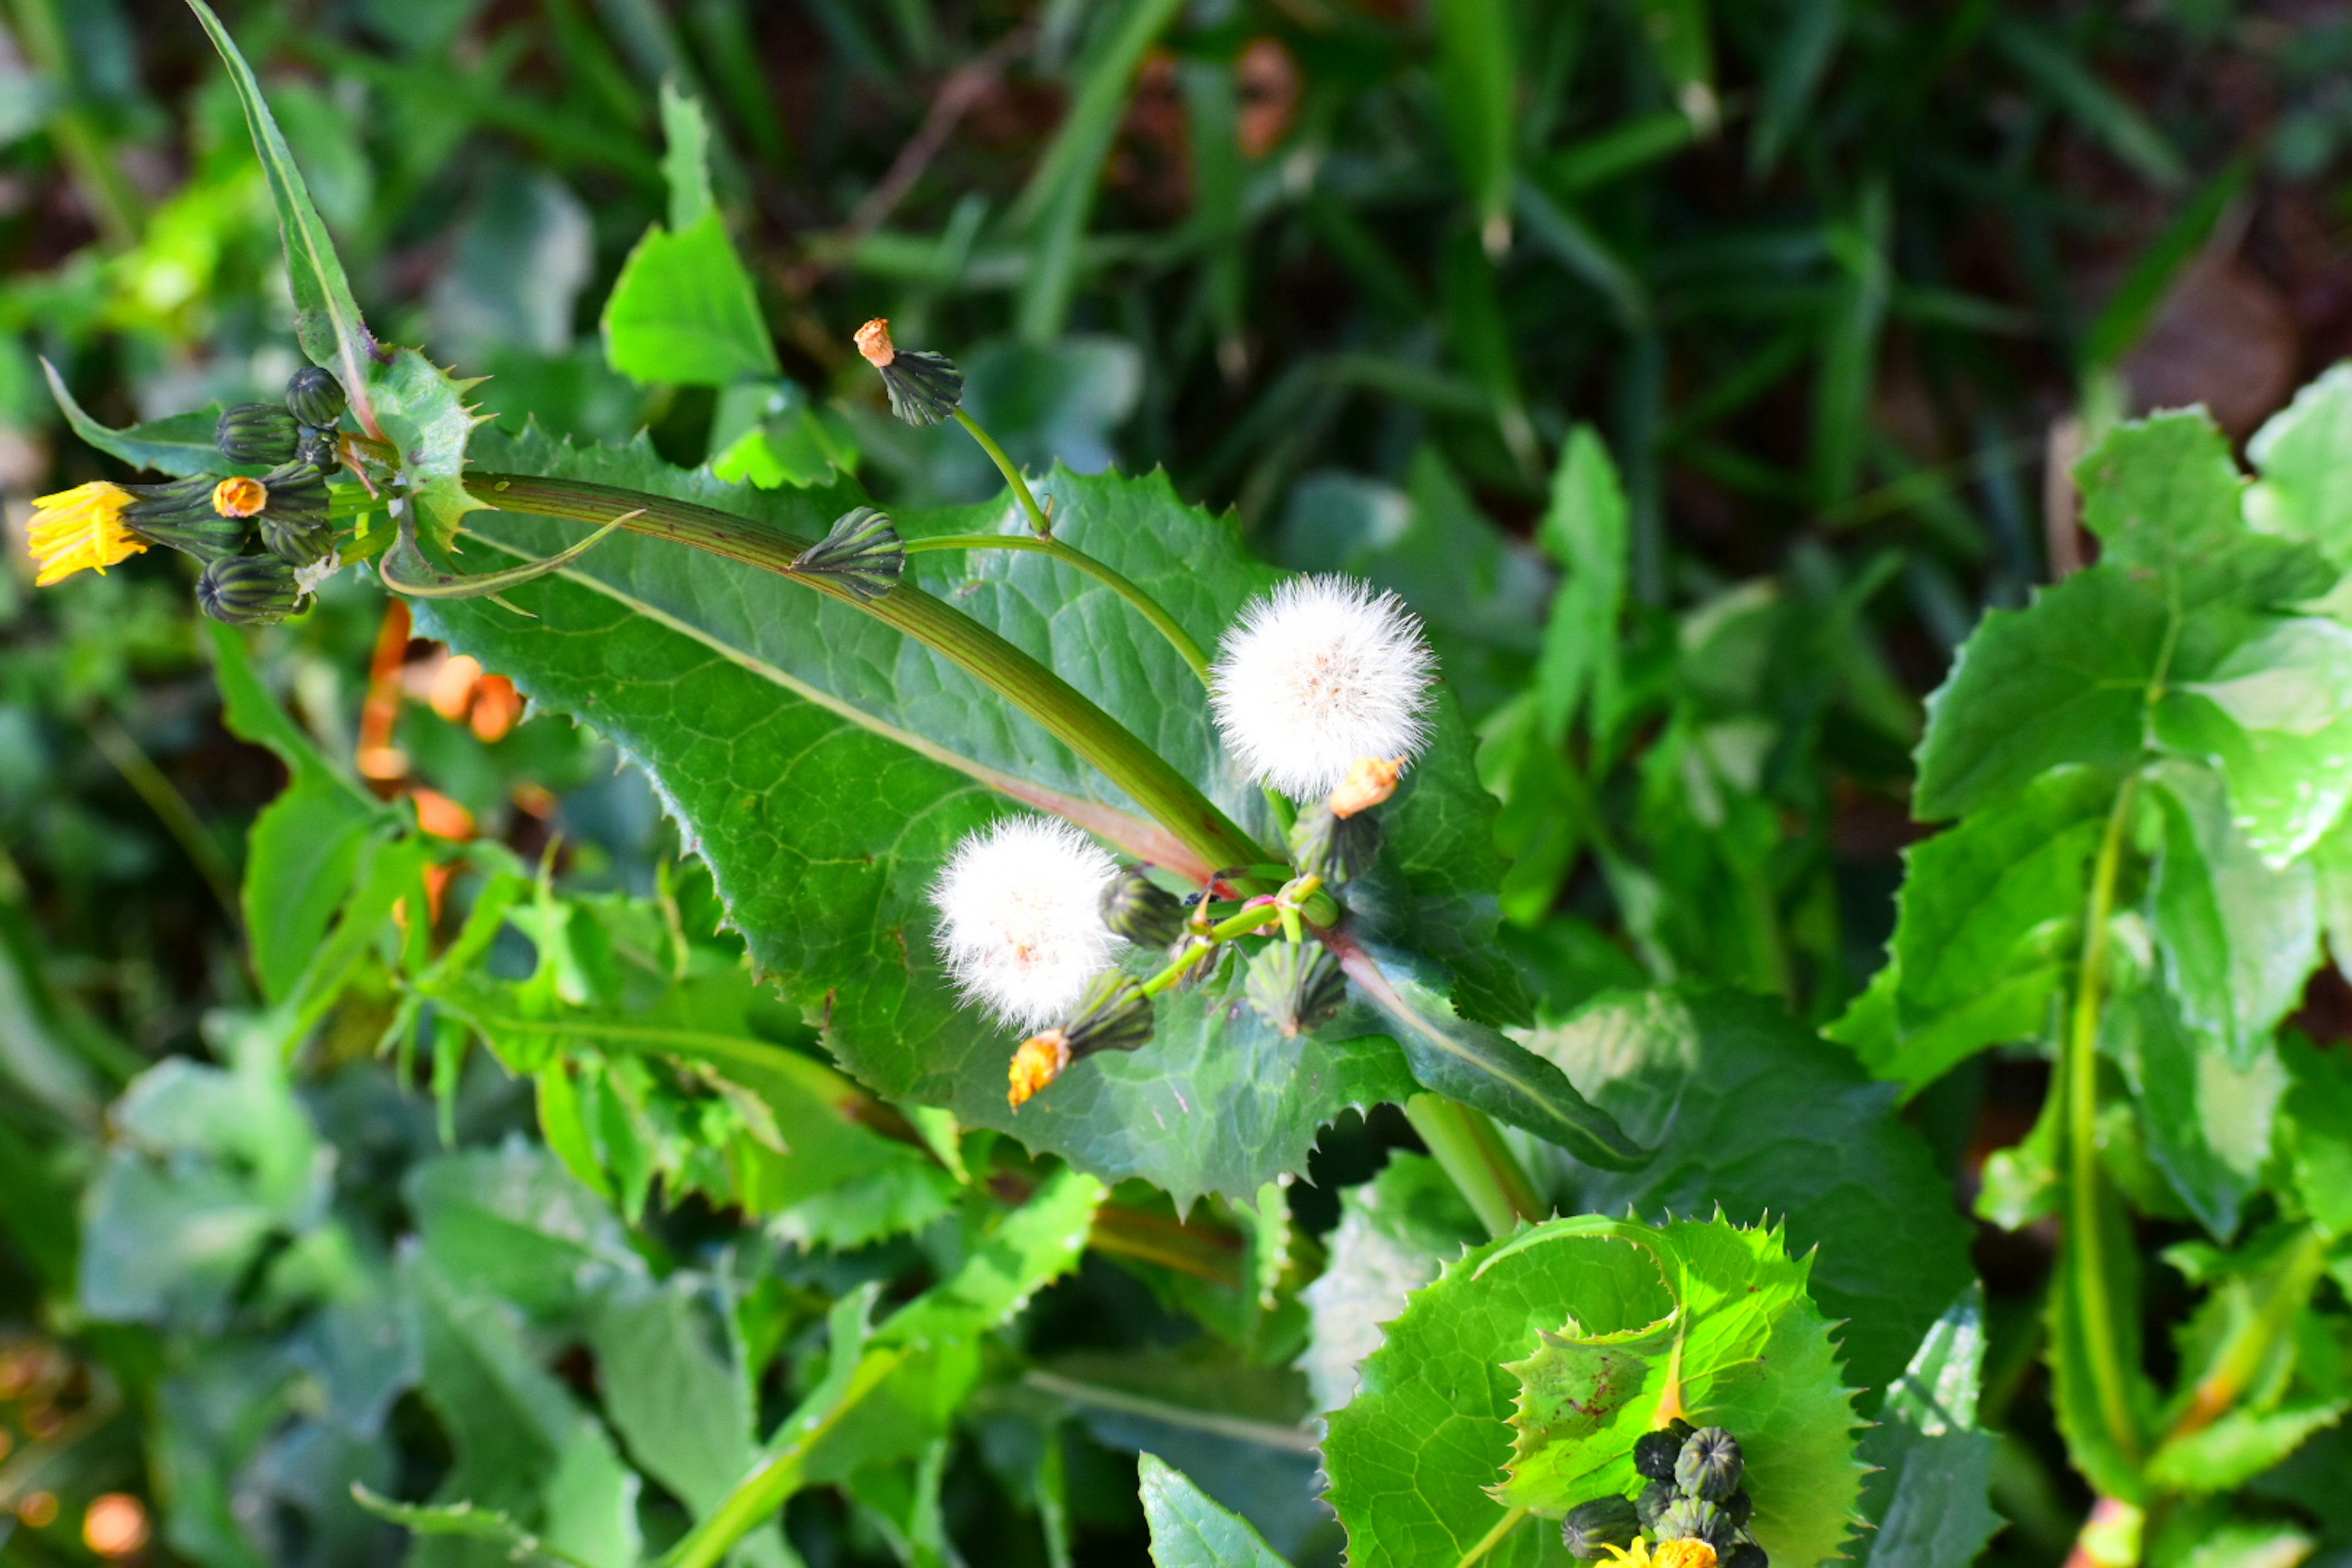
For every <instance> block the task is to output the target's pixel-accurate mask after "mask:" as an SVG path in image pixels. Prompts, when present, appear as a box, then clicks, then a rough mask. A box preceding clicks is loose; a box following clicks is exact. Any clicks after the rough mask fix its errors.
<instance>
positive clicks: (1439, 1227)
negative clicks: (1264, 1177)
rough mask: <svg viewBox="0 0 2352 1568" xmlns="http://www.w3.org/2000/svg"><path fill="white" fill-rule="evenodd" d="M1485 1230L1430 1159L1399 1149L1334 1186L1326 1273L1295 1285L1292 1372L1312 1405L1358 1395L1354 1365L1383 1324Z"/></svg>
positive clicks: (1327, 1405) (1332, 1404)
mask: <svg viewBox="0 0 2352 1568" xmlns="http://www.w3.org/2000/svg"><path fill="white" fill-rule="evenodd" d="M1485 1238H1486V1226H1482V1225H1480V1224H1479V1223H1478V1216H1477V1215H1475V1213H1473V1212H1472V1211H1471V1208H1470V1205H1468V1204H1467V1203H1465V1201H1464V1200H1463V1197H1462V1190H1461V1189H1460V1188H1459V1187H1456V1186H1455V1185H1454V1182H1453V1179H1452V1178H1451V1177H1449V1176H1447V1175H1446V1173H1445V1172H1444V1168H1443V1167H1441V1166H1440V1165H1439V1164H1438V1163H1437V1162H1436V1161H1434V1160H1433V1159H1431V1158H1429V1157H1428V1156H1427V1155H1425V1154H1410V1153H1403V1152H1399V1153H1395V1154H1391V1155H1390V1156H1389V1163H1387V1164H1386V1165H1384V1166H1382V1167H1381V1173H1380V1174H1378V1175H1377V1176H1374V1177H1373V1178H1372V1179H1371V1180H1370V1181H1369V1182H1365V1183H1363V1184H1360V1185H1358V1186H1353V1187H1349V1188H1348V1189H1347V1190H1346V1191H1345V1192H1343V1193H1341V1194H1339V1226H1338V1227H1337V1228H1336V1229H1334V1230H1333V1231H1332V1232H1331V1235H1330V1237H1328V1239H1327V1240H1326V1242H1325V1243H1324V1245H1325V1247H1326V1248H1327V1249H1328V1257H1327V1260H1326V1261H1325V1263H1324V1266H1323V1272H1322V1274H1321V1275H1320V1276H1318V1278H1317V1279H1316V1280H1315V1282H1314V1283H1313V1284H1312V1285H1309V1286H1307V1289H1304V1290H1302V1291H1300V1292H1299V1299H1300V1300H1303V1301H1305V1302H1306V1303H1307V1312H1308V1316H1309V1321H1310V1322H1311V1323H1312V1324H1313V1328H1312V1331H1311V1332H1310V1334H1309V1337H1308V1340H1307V1349H1306V1351H1305V1352H1303V1353H1302V1354H1301V1355H1300V1356H1299V1358H1298V1367H1299V1370H1300V1371H1302V1372H1304V1373H1306V1374H1307V1384H1308V1388H1309V1390H1310V1392H1311V1393H1312V1394H1313V1397H1314V1404H1315V1408H1316V1409H1318V1410H1337V1409H1339V1407H1340V1406H1341V1405H1346V1404H1347V1403H1348V1401H1349V1399H1351V1398H1353V1397H1354V1396H1355V1393H1356V1367H1357V1364H1358V1363H1360V1362H1361V1361H1362V1360H1363V1359H1364V1358H1365V1357H1366V1356H1368V1355H1370V1354H1371V1353H1372V1352H1374V1351H1376V1350H1378V1349H1380V1346H1381V1324H1383V1323H1386V1322H1387V1321H1390V1320H1391V1319H1392V1318H1394V1317H1395V1316H1396V1315H1397V1314H1398V1313H1399V1312H1402V1310H1404V1306H1405V1300H1406V1298H1407V1297H1409V1296H1410V1295H1411V1294H1412V1292H1413V1291H1415V1290H1418V1289H1421V1288H1422V1287H1423V1286H1424V1285H1426V1284H1428V1283H1429V1282H1430V1281H1431V1280H1433V1279H1436V1278H1437V1276H1438V1272H1439V1270H1441V1269H1442V1268H1444V1266H1445V1264H1446V1263H1447V1262H1448V1261H1449V1260H1451V1259H1453V1258H1458V1257H1460V1256H1461V1255H1462V1253H1463V1252H1465V1250H1467V1249H1468V1248H1469V1247H1472V1246H1474V1245H1475V1244H1476V1243H1478V1242H1479V1241H1482V1240H1484V1239H1485Z"/></svg>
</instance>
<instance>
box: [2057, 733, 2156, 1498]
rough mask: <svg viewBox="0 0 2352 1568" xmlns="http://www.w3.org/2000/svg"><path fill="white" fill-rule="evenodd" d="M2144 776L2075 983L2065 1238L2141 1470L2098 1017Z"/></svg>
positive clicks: (2094, 1344) (2128, 783) (2104, 1407)
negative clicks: (2119, 1284)
mask: <svg viewBox="0 0 2352 1568" xmlns="http://www.w3.org/2000/svg"><path fill="white" fill-rule="evenodd" d="M2138 786H2139V780H2138V777H2137V775H2134V776H2132V777H2129V778H2126V780H2124V783H2123V786H2122V787H2121V788H2120V789H2118V790H2117V791H2116V804H2115V807H2114V809H2113V810H2112V811H2111V812H2110V813H2109V814H2108V816H2107V826H2106V832H2105V836H2104V837H2102V838H2101V839H2100V842H2099V858H2098V860H2097V863H2096V865H2095V868H2094V869H2093V871H2092V874H2091V892H2090V900H2089V903H2088V906H2087V908H2086V909H2085V910H2084V931H2083V957H2082V965H2081V971H2080V973H2078V975H2077V976H2076V979H2075V983H2074V1013H2073V1016H2072V1018H2071V1019H2070V1021H2069V1026H2068V1028H2067V1031H2066V1037H2065V1045H2064V1052H2063V1054H2064V1058H2065V1059H2064V1062H2063V1074H2062V1078H2063V1090H2062V1092H2063V1093H2064V1095H2065V1097H2066V1120H2065V1134H2066V1202H2067V1211H2066V1235H2065V1241H2064V1245H2065V1246H2066V1247H2069V1248H2072V1249H2073V1251H2074V1268H2073V1270H2072V1271H2071V1273H2070V1274H2069V1275H2068V1278H2070V1279H2073V1280H2074V1283H2075V1284H2076V1286H2077V1288H2078V1289H2079V1292H2080V1294H2081V1297H2082V1300H2081V1301H2080V1302H2079V1303H2078V1306H2079V1311H2078V1313H2077V1317H2078V1320H2079V1321H2080V1322H2081V1323H2082V1325H2083V1335H2084V1347H2085V1349H2086V1351H2087V1356H2086V1360H2087V1361H2088V1363H2089V1368H2088V1370H2089V1373H2090V1377H2091V1384H2092V1389H2093V1393H2094V1394H2095V1398H2096V1400H2097V1403H2098V1407H2099V1416H2100V1419H2101V1421H2102V1422H2103V1423H2104V1424H2105V1426H2106V1429H2107V1437H2108V1440H2109V1441H2111V1442H2112V1443H2114V1444H2115V1446H2116V1451H2117V1452H2118V1453H2120V1454H2122V1455H2124V1456H2125V1457H2126V1458H2128V1459H2129V1460H2130V1461H2131V1462H2132V1463H2133V1464H2135V1465H2137V1463H2138V1462H2139V1458H2140V1447H2141V1445H2140V1432H2139V1426H2138V1423H2137V1421H2136V1420H2135V1419H2134V1417H2133V1415H2132V1404H2131V1393H2130V1379H2129V1371H2128V1369H2127V1368H2126V1366H2125V1365H2124V1355H2123V1347H2122V1346H2121V1345H2119V1344H2118V1343H2116V1336H2115V1332H2114V1314H2115V1300H2116V1297H2115V1290H2114V1285H2113V1281H2112V1280H2111V1279H2109V1278H2108V1275H2107V1259H2106V1252H2105V1247H2103V1246H2102V1245H2101V1226H2100V1221H2099V1197H2100V1179H2101V1173H2100V1171H2099V1142H2098V1128H2099V1099H2098V1091H2099V1014H2100V1009H2101V1006H2102V1005H2103V1004H2104V1002H2105V990H2106V978H2107V948H2108V937H2107V924H2108V921H2109V918H2110V917H2111V916H2112V915H2113V913H2114V912H2115V901H2116V877H2117V875H2118V873H2119V872H2120V870H2121V868H2122V864H2123V849H2124V835H2125V833H2126V830H2127V828H2128V827H2129V826H2130V822H2131V811H2132V804H2133V802H2134V800H2135V799H2136V798H2137V795H2138Z"/></svg>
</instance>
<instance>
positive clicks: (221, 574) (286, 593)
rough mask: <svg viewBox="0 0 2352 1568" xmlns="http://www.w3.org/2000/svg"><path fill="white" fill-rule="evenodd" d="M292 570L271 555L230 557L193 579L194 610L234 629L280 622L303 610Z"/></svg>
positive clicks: (213, 564) (208, 567)
mask: <svg viewBox="0 0 2352 1568" xmlns="http://www.w3.org/2000/svg"><path fill="white" fill-rule="evenodd" d="M302 597H303V595H302V593H301V590H300V589H299V587H298V586H297V585H296V584H295V582H294V569H293V568H292V567H291V566H289V565H288V564H286V563H285V562H283V561H280V560H278V558H277V557H275V556H271V555H232V556H229V557H227V558H226V559H225V560H220V561H215V562H214V563H212V564H211V565H209V566H207V567H205V574H204V575H203V576H201V577H199V578H197V579H196V607H197V608H198V609H200V610H202V611H204V613H205V615H207V616H211V617H212V618H213V619H214V620H216V621H226V622H227V623H228V624H229V625H230V626H258V625H264V624H266V623H268V622H271V621H282V620H284V619H285V618H286V617H287V616H290V615H293V614H294V613H295V612H297V611H298V610H299V609H300V608H301V607H302Z"/></svg>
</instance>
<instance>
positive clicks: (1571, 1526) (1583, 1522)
mask: <svg viewBox="0 0 2352 1568" xmlns="http://www.w3.org/2000/svg"><path fill="white" fill-rule="evenodd" d="M1640 1528H1641V1521H1639V1520H1638V1519H1636V1518H1635V1517H1634V1512H1633V1500H1631V1499H1630V1498H1622V1497H1604V1498H1595V1499H1594V1500H1592V1501H1591V1502H1584V1503H1579V1504H1577V1505H1576V1506H1575V1507H1574V1508H1572V1509H1570V1510H1568V1517H1567V1518H1566V1519H1564V1520H1562V1521H1560V1526H1559V1539H1560V1542H1561V1544H1563V1545H1565V1546H1566V1547H1567V1548H1568V1552H1569V1555H1570V1556H1571V1557H1573V1558H1575V1559H1576V1560H1577V1561H1578V1562H1580V1563H1598V1562H1600V1561H1601V1557H1602V1556H1603V1555H1605V1553H1603V1552H1602V1551H1601V1548H1602V1547H1604V1546H1617V1547H1625V1546H1631V1545H1633V1536H1634V1534H1635V1533H1636V1532H1637V1531H1639V1530H1640Z"/></svg>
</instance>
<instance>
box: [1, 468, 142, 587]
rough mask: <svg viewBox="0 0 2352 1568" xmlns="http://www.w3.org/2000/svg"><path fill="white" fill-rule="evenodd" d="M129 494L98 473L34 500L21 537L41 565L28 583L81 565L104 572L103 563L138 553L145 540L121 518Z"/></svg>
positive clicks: (40, 583) (44, 581) (48, 580)
mask: <svg viewBox="0 0 2352 1568" xmlns="http://www.w3.org/2000/svg"><path fill="white" fill-rule="evenodd" d="M132 499H133V498H132V496H131V492H130V491H129V490H126V489H123V488H122V487H121V485H110V484H108V483H107V482H106V481H105V480H103V479H99V480H95V481H93V482H91V483H89V484H86V485H77V486H75V487H74V488H73V489H69V490H60V491H58V493H57V494H56V495H53V496H43V497H41V498H40V500H37V501H35V502H34V503H33V524H32V528H31V530H30V532H29V534H28V536H27V538H26V544H28V545H29V546H30V547H31V549H32V552H33V560H34V563H36V564H37V565H38V566H39V567H40V574H39V575H38V576H37V577H35V578H34V579H33V585H34V586H35V587H37V588H46V587H47V586H48V585H49V584H52V583H55V582H58V581H59V580H60V579H63V578H67V577H70V576H72V575H73V574H75V573H77V572H79V571H82V570H83V569H85V568H87V569H89V570H90V571H92V572H95V573H97V574H99V575H100V576H101V577H103V576H104V575H106V569H107V568H108V567H110V566H112V565H115V564H117V563H121V562H124V561H128V560H129V559H131V557H132V556H133V555H137V554H141V553H142V552H144V551H145V550H146V548H147V542H146V541H145V540H143V539H141V538H140V537H139V536H138V535H136V534H134V533H132V532H131V531H130V530H129V529H128V528H126V527H124V526H123V523H122V509H123V508H124V507H126V506H129V505H130V504H131V500H132Z"/></svg>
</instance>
